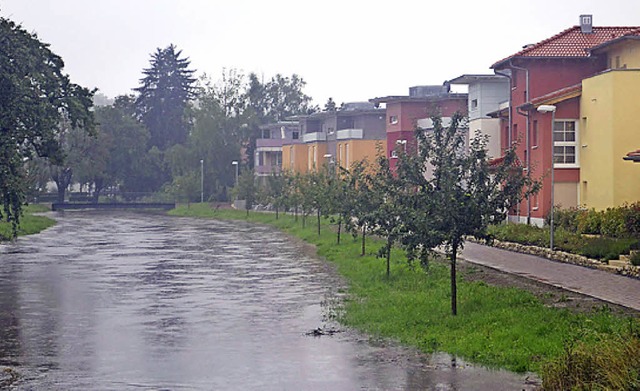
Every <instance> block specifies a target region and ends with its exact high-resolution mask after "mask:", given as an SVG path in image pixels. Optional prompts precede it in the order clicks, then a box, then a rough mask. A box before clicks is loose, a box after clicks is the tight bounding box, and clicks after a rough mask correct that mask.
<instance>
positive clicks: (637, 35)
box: [589, 28, 640, 53]
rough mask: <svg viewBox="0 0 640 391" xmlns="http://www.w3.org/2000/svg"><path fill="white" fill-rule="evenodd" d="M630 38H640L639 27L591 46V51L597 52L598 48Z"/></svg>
mask: <svg viewBox="0 0 640 391" xmlns="http://www.w3.org/2000/svg"><path fill="white" fill-rule="evenodd" d="M628 39H640V28H637V29H635V30H631V31H630V32H628V33H626V34H624V35H621V36H620V37H618V38H614V39H612V40H610V41H606V42H604V43H601V44H599V45H596V46H594V47H592V48H590V49H589V52H591V53H594V52H596V51H598V50H600V49H602V48H604V47H607V46H609V45H612V44H615V43H618V42H620V41H624V40H628Z"/></svg>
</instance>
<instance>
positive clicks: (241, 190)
mask: <svg viewBox="0 0 640 391" xmlns="http://www.w3.org/2000/svg"><path fill="white" fill-rule="evenodd" d="M236 195H237V198H238V199H239V200H244V202H245V206H244V207H245V210H246V211H247V216H248V215H249V211H250V210H251V208H252V207H253V205H254V204H255V202H256V199H257V198H258V186H257V185H256V177H255V174H254V172H253V170H245V171H244V172H243V173H242V174H241V175H240V176H239V177H238V187H237V189H236Z"/></svg>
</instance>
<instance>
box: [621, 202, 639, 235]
mask: <svg viewBox="0 0 640 391" xmlns="http://www.w3.org/2000/svg"><path fill="white" fill-rule="evenodd" d="M624 225H625V229H626V231H627V233H628V234H629V235H630V236H632V237H634V238H636V239H640V202H635V203H633V204H630V205H627V206H626V208H625V209H624Z"/></svg>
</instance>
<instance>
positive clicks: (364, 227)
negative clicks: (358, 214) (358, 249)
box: [360, 225, 367, 257]
mask: <svg viewBox="0 0 640 391" xmlns="http://www.w3.org/2000/svg"><path fill="white" fill-rule="evenodd" d="M366 237H367V227H366V225H363V226H362V253H360V255H361V256H363V257H364V253H365V240H366V239H365V238H366Z"/></svg>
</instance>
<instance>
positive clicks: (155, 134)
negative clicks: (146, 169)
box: [135, 44, 196, 151]
mask: <svg viewBox="0 0 640 391" xmlns="http://www.w3.org/2000/svg"><path fill="white" fill-rule="evenodd" d="M181 54H182V51H179V50H177V48H176V46H175V45H173V44H171V45H169V46H167V47H166V48H164V49H160V48H158V49H157V50H156V52H155V53H154V54H152V55H151V67H149V68H147V69H145V70H144V71H143V74H144V78H142V79H141V80H140V82H141V84H142V85H141V86H140V87H138V88H136V89H135V91H137V92H138V93H139V96H138V98H137V99H136V103H135V105H136V111H137V114H138V116H139V118H140V120H141V121H142V122H143V123H144V125H145V126H146V127H147V129H149V133H150V139H149V148H151V147H154V146H155V147H157V148H158V149H159V150H161V151H164V150H166V149H167V148H169V147H171V146H172V145H175V144H182V143H184V142H185V141H186V140H187V135H188V133H189V128H190V123H189V121H188V120H187V118H186V116H185V109H186V108H187V103H188V102H189V101H190V100H191V99H192V98H194V92H195V91H194V83H195V82H196V79H194V78H193V73H194V71H193V70H191V69H189V65H190V62H189V60H188V59H186V58H180V55H181Z"/></svg>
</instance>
